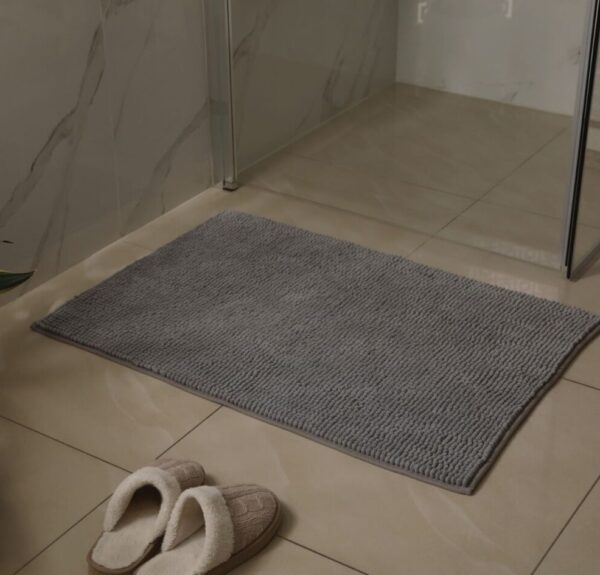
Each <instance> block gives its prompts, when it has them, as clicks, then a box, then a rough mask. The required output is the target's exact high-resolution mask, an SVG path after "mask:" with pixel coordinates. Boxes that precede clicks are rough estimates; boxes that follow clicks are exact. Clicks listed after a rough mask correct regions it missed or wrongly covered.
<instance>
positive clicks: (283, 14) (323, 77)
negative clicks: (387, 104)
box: [232, 0, 397, 168]
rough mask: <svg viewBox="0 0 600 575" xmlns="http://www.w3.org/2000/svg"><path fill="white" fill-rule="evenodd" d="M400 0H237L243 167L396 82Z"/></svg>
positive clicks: (237, 92)
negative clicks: (398, 4) (299, 0)
mask: <svg viewBox="0 0 600 575" xmlns="http://www.w3.org/2000/svg"><path fill="white" fill-rule="evenodd" d="M396 14H397V3H396V0H361V1H350V0H326V1H323V0H304V1H303V2H297V0H253V1H251V2H250V1H248V0H234V1H233V10H232V23H233V44H234V100H235V120H236V128H237V137H238V142H237V144H238V154H239V156H238V160H239V166H240V167H241V168H245V167H248V166H249V165H251V164H253V163H255V162H256V161H258V160H259V159H261V158H263V157H265V156H267V155H269V154H271V153H273V152H274V151H275V150H277V149H278V148H281V147H283V146H285V145H287V144H289V143H290V142H291V141H293V140H295V139H297V138H298V137H300V136H301V135H303V134H304V133H306V132H308V131H310V130H311V129H312V128H314V127H316V126H318V125H319V124H321V123H322V122H324V121H325V120H327V119H329V118H331V117H333V116H335V115H336V114H338V113H340V112H342V111H343V110H345V109H347V108H349V107H350V106H352V105H353V104H356V103H357V102H359V101H361V100H362V99H364V98H365V97H367V96H368V95H370V94H373V93H375V92H377V91H379V90H381V89H382V88H383V87H385V86H387V85H390V84H391V83H393V81H394V75H395V57H396V54H395V52H396V47H395V46H396V32H397V31H396V22H397V16H396Z"/></svg>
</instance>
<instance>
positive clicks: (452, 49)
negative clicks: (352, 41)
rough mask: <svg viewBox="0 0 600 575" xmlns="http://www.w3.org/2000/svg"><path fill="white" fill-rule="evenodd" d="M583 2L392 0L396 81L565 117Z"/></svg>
mask: <svg viewBox="0 0 600 575" xmlns="http://www.w3.org/2000/svg"><path fill="white" fill-rule="evenodd" d="M588 2H589V0H398V6H399V10H398V12H399V14H398V23H399V25H398V57H397V76H396V77H397V80H398V81H399V82H406V83H409V84H417V85H419V86H426V87H430V88H435V89H440V90H447V91H450V92H456V93H460V94H466V95H469V96H477V97H481V98H486V99H491V100H496V101H501V102H511V103H514V104H517V105H520V106H526V107H531V108H537V109H540V110H546V111H551V112H558V113H562V114H572V113H573V109H574V104H575V94H576V89H577V83H578V67H579V62H580V56H581V44H582V38H583V34H584V20H585V18H586V15H587V9H588Z"/></svg>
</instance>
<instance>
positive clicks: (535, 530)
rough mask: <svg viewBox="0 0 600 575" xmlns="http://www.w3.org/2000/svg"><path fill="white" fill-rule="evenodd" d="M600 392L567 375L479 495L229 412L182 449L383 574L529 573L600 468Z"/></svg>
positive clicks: (292, 524) (312, 539)
mask: <svg viewBox="0 0 600 575" xmlns="http://www.w3.org/2000/svg"><path fill="white" fill-rule="evenodd" d="M599 432H600V393H598V392H597V391H596V390H593V389H591V388H588V387H584V386H581V385H578V384H575V383H570V382H566V381H563V382H561V383H560V384H559V385H557V386H556V387H555V388H554V389H553V390H551V391H550V393H549V394H548V396H547V397H546V398H545V399H544V401H543V402H541V404H540V405H539V406H538V408H537V409H536V410H535V412H534V413H533V414H532V416H531V417H530V418H529V419H528V420H527V421H526V422H525V424H524V426H523V427H522V428H521V430H520V431H519V432H518V433H517V435H516V436H515V437H514V439H513V440H512V441H511V443H510V444H509V446H508V448H507V450H506V451H505V452H504V453H503V455H502V456H501V458H500V460H499V461H498V463H497V465H496V466H495V468H494V469H493V470H492V471H491V473H490V475H489V476H488V478H487V480H486V481H485V482H484V484H483V485H482V487H481V488H480V489H479V491H478V492H477V493H476V494H475V495H474V496H472V497H469V496H464V495H458V494H454V493H450V492H447V491H444V490H442V489H439V488H436V487H432V486H430V485H426V484H424V483H422V482H419V481H415V480H412V479H409V478H406V477H404V476H401V475H398V474H395V473H392V472H389V471H386V470H383V469H381V468H379V467H376V466H373V465H370V464H367V463H364V462H362V461H359V460H358V459H354V458H352V457H350V456H348V455H345V454H342V453H339V452H337V451H335V450H332V449H329V448H327V447H324V446H321V445H319V444H318V443H316V442H314V441H311V440H308V439H305V438H303V437H300V436H298V435H295V434H292V433H290V432H288V431H284V430H282V429H279V428H277V427H274V426H271V425H268V424H266V423H263V422H261V421H258V420H256V419H253V418H251V417H248V416H245V415H242V414H238V413H236V412H234V411H232V410H229V409H226V408H222V409H221V410H220V411H218V412H217V413H216V414H215V415H214V416H213V417H211V418H210V419H209V420H208V421H207V422H206V423H204V424H203V425H201V426H200V427H199V428H197V429H196V430H195V431H194V432H193V433H191V434H190V435H188V436H187V437H186V438H184V439H183V440H182V441H181V442H180V443H179V444H177V445H176V446H175V448H174V449H172V450H171V451H170V454H171V455H174V456H191V455H192V454H193V455H194V456H195V457H198V458H199V460H200V461H202V462H203V463H204V464H205V465H206V467H207V469H209V470H210V473H211V475H212V477H213V479H214V480H216V481H217V482H219V483H235V482H246V481H250V482H257V483H262V484H264V485H266V486H268V487H270V488H272V489H273V490H274V491H275V492H276V493H278V494H279V495H280V497H281V498H282V500H283V501H284V503H285V504H286V506H287V510H288V511H287V515H286V518H285V520H284V526H283V534H284V535H286V536H289V537H290V538H292V539H294V540H295V541H298V542H299V543H301V544H304V545H307V546H309V547H311V548H313V549H316V550H318V551H320V552H322V553H325V554H327V555H328V556H330V557H333V558H335V559H338V560H341V561H343V562H345V563H347V564H350V565H353V566H355V567H356V568H358V569H361V570H364V571H367V572H368V573H371V574H373V575H375V574H382V575H383V574H390V573H397V572H398V566H399V565H402V567H403V570H404V572H406V573H410V574H411V575H431V574H432V573H444V574H445V575H452V574H455V573H456V574H461V575H468V574H476V575H481V573H486V574H489V575H492V574H507V573H514V574H526V573H527V574H528V573H530V571H531V569H532V568H533V566H534V565H535V564H536V563H537V561H538V560H539V558H540V557H541V556H542V555H543V553H544V551H545V550H546V548H547V547H548V546H549V544H550V543H551V541H552V540H553V538H554V537H555V536H556V534H557V533H558V532H559V530H560V528H561V527H562V525H563V524H564V522H565V521H566V520H567V518H568V517H569V514H570V513H571V512H572V510H573V509H574V508H575V506H576V505H577V503H578V502H579V501H580V500H581V498H582V497H583V495H584V494H585V492H586V491H587V489H589V487H590V485H591V484H592V483H593V481H594V480H595V478H596V477H597V475H598V473H599V472H600V433H599Z"/></svg>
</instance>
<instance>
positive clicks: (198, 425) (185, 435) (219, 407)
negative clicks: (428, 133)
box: [154, 405, 223, 460]
mask: <svg viewBox="0 0 600 575" xmlns="http://www.w3.org/2000/svg"><path fill="white" fill-rule="evenodd" d="M222 407H223V406H222V405H219V406H218V407H217V408H216V409H215V410H214V411H211V412H210V413H209V414H208V415H207V416H206V417H204V418H203V419H201V420H200V421H199V422H198V423H196V425H194V426H193V427H192V428H191V429H190V430H188V431H186V432H185V433H184V434H183V435H182V436H181V437H180V438H179V439H178V440H177V441H175V442H174V443H173V444H171V445H170V446H169V447H167V449H165V450H164V451H162V452H161V453H159V454H158V455H157V456H156V457H155V458H154V459H155V460H156V459H158V458H159V457H162V456H163V455H164V454H165V453H166V452H167V451H169V450H170V449H173V447H175V446H176V445H177V444H178V443H179V442H180V441H182V440H184V439H185V438H186V437H187V436H188V435H189V434H190V433H192V432H194V431H195V430H196V429H198V427H200V426H201V425H202V424H203V423H204V422H205V421H207V420H208V419H210V418H211V417H212V416H213V415H214V414H215V413H217V411H219V410H220V409H221V408H222Z"/></svg>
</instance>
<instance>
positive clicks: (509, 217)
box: [438, 201, 600, 269]
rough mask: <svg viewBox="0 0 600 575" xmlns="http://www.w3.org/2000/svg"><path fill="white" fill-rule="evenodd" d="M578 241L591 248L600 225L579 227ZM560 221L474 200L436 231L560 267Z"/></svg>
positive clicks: (452, 238) (442, 236)
mask: <svg viewBox="0 0 600 575" xmlns="http://www.w3.org/2000/svg"><path fill="white" fill-rule="evenodd" d="M580 230H581V234H580V235H579V236H578V238H579V240H578V241H579V242H580V245H581V246H582V247H583V248H584V249H588V250H591V249H592V248H593V246H595V245H596V243H597V242H599V241H600V229H595V228H590V227H584V228H580ZM562 231H563V222H562V221H561V220H560V219H557V218H550V217H547V216H541V215H539V214H534V213H530V212H524V211H522V210H518V209H515V208H507V207H504V206H497V205H493V204H489V203H487V202H485V201H484V202H477V203H476V204H475V205H474V206H472V207H471V208H469V209H468V210H467V211H465V212H464V213H463V214H462V215H460V216H459V217H458V218H456V219H455V220H454V221H453V222H452V223H451V224H450V225H448V226H447V227H445V228H444V229H443V230H442V231H441V232H439V233H438V236H439V237H440V238H444V239H447V240H452V241H455V242H459V243H462V244H466V245H470V246H473V247H476V248H480V249H484V250H487V251H490V252H495V253H499V254H503V255H506V256H510V257H513V258H517V259H521V260H525V261H529V262H531V263H534V264H537V265H542V266H547V267H550V268H554V269H559V268H560V263H561V257H560V245H561V238H562Z"/></svg>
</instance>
